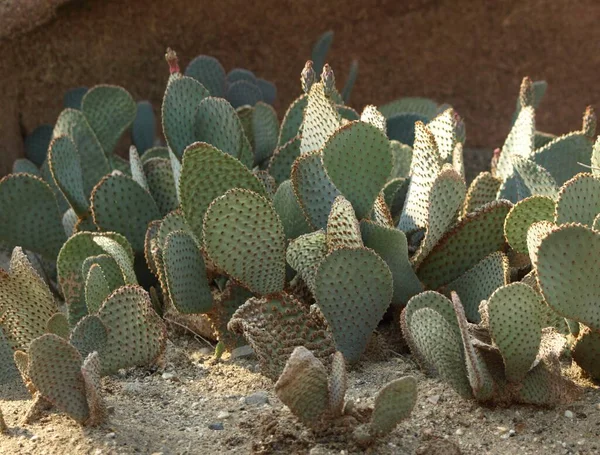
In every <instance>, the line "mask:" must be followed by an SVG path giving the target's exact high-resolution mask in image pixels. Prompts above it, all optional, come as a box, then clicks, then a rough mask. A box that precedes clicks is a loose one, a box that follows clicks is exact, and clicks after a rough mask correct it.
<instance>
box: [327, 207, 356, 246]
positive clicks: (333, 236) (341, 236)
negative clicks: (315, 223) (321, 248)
mask: <svg viewBox="0 0 600 455" xmlns="http://www.w3.org/2000/svg"><path fill="white" fill-rule="evenodd" d="M362 246H363V243H362V239H361V236H360V226H359V224H358V220H357V219H356V215H355V213H354V209H353V208H352V204H350V202H349V201H348V200H347V199H346V198H344V196H338V197H336V198H335V201H333V205H332V206H331V212H330V213H329V218H328V220H327V249H328V250H329V252H331V251H333V250H335V249H337V248H343V247H346V248H360V247H362Z"/></svg>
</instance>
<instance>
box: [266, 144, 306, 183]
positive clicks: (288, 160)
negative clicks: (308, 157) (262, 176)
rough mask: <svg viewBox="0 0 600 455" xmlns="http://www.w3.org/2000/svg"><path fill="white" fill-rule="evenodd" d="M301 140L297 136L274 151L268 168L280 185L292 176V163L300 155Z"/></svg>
mask: <svg viewBox="0 0 600 455" xmlns="http://www.w3.org/2000/svg"><path fill="white" fill-rule="evenodd" d="M300 141H301V139H300V136H296V137H294V138H292V139H290V140H289V141H288V142H286V143H285V144H283V145H280V146H279V147H277V148H276V149H275V151H274V152H273V155H272V156H271V159H270V160H269V167H268V168H267V170H268V172H269V174H271V176H272V177H273V178H274V179H275V182H276V183H277V184H278V185H279V184H281V183H282V182H284V181H285V180H288V179H289V178H290V176H291V173H292V165H293V164H294V161H295V160H296V158H298V157H299V156H300Z"/></svg>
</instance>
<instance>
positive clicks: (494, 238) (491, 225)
mask: <svg viewBox="0 0 600 455" xmlns="http://www.w3.org/2000/svg"><path fill="white" fill-rule="evenodd" d="M511 206H512V204H511V203H510V202H508V201H496V202H492V203H490V204H487V205H485V206H483V207H481V208H480V209H479V210H477V211H475V212H473V213H471V214H469V215H467V216H465V217H464V218H463V219H462V220H461V221H460V222H459V223H458V224H457V225H456V226H455V227H454V228H453V229H451V230H450V231H448V232H446V234H445V235H444V237H443V238H442V239H441V240H440V241H439V242H438V243H437V245H436V246H435V247H434V248H433V249H432V250H431V253H429V255H428V256H427V257H426V258H425V259H424V260H423V262H421V264H420V266H419V269H418V270H417V275H418V276H419V279H420V280H421V281H422V282H423V283H424V284H425V286H426V287H428V288H430V289H437V288H438V287H440V286H442V285H444V284H447V283H449V282H451V281H453V280H455V279H456V278H458V277H459V276H460V275H462V274H463V273H464V272H466V271H467V270H469V269H470V268H472V267H473V266H475V265H476V264H477V263H478V262H479V261H480V260H482V259H483V258H485V257H486V256H488V255H489V254H491V253H493V252H494V251H502V250H503V249H504V248H505V247H506V244H505V241H504V219H505V218H506V215H507V214H508V212H509V210H510V208H511Z"/></svg>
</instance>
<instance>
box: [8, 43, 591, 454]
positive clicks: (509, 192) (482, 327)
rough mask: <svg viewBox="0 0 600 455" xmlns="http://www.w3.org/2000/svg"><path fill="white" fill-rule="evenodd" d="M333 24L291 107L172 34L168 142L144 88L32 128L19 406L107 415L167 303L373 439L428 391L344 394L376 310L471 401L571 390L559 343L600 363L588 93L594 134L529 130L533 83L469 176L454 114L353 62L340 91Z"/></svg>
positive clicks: (141, 362)
mask: <svg viewBox="0 0 600 455" xmlns="http://www.w3.org/2000/svg"><path fill="white" fill-rule="evenodd" d="M331 38H332V36H331V35H330V34H325V35H323V36H322V37H321V38H320V40H319V42H318V43H317V45H316V46H315V49H314V52H313V56H312V60H310V61H308V62H307V63H306V65H305V67H304V69H303V70H302V72H301V77H300V80H301V87H299V92H300V88H302V91H303V92H304V93H302V94H301V95H300V96H299V97H298V98H297V99H295V100H294V101H293V102H292V103H291V105H290V106H289V108H288V109H287V111H286V113H285V115H284V117H283V119H282V121H281V122H280V121H279V119H278V116H277V114H276V112H275V111H274V109H273V108H272V106H271V105H270V103H272V101H273V99H274V97H275V90H274V87H273V86H272V84H270V83H267V82H266V81H264V80H262V79H258V78H256V77H255V76H254V75H253V74H252V73H251V72H249V71H246V70H239V69H236V70H232V71H231V72H230V73H228V74H226V73H225V71H224V70H223V67H222V66H221V65H220V63H219V62H218V61H217V60H216V59H214V58H212V57H207V56H200V57H198V58H196V59H194V60H193V61H192V62H191V63H190V64H189V66H188V67H187V69H186V70H185V71H184V72H181V70H180V66H179V61H178V59H177V56H176V54H175V53H174V52H173V51H172V50H170V49H169V50H168V51H167V54H166V59H167V62H168V65H169V76H168V81H167V83H166V90H165V94H164V98H163V102H162V112H161V114H162V115H161V119H162V132H163V134H164V139H165V142H166V143H165V144H164V145H161V142H160V140H157V139H156V137H155V136H156V131H155V118H154V113H153V111H152V107H151V106H150V105H149V104H148V103H147V102H140V103H136V102H135V101H134V100H133V98H132V97H131V96H130V95H129V94H128V93H127V92H126V91H125V90H124V89H122V88H120V87H114V86H104V85H103V86H96V87H93V88H91V89H89V90H88V89H77V90H73V91H71V92H69V93H68V95H67V96H66V97H65V106H66V107H65V109H64V110H63V112H62V113H61V114H60V116H59V117H58V120H57V122H56V124H55V125H54V126H51V127H48V126H44V127H40V128H39V129H37V130H36V131H34V133H33V134H32V135H31V136H30V137H29V138H28V140H27V141H26V146H27V157H28V159H25V160H19V161H17V162H16V163H15V166H14V170H15V173H13V174H11V175H9V176H7V177H5V178H3V179H2V180H0V213H2V214H3V216H2V217H0V242H2V244H3V245H4V246H6V247H8V248H10V249H13V248H14V250H13V254H12V258H11V263H10V269H9V270H8V271H6V272H5V271H0V362H1V363H2V369H1V370H0V384H18V386H20V387H26V388H27V389H28V390H29V392H30V393H32V394H33V396H34V398H35V400H34V404H33V406H32V408H31V411H30V412H29V413H28V418H29V419H33V418H35V416H36V414H38V413H39V412H41V411H43V410H44V409H46V408H47V407H49V406H55V407H57V408H58V409H60V410H62V411H63V412H65V413H66V414H68V415H70V416H71V417H72V418H73V419H75V420H76V421H78V422H81V423H84V424H96V423H98V422H100V421H101V420H102V418H103V415H104V408H103V405H102V399H101V387H100V378H101V377H102V376H105V375H110V374H113V373H115V372H117V371H118V370H120V369H123V368H129V367H134V366H145V365H150V364H152V363H154V362H157V361H158V360H159V359H160V357H161V354H162V352H163V350H164V348H165V343H166V324H165V322H164V321H163V319H162V318H161V316H164V317H165V319H168V318H169V317H170V316H171V317H173V318H175V317H176V318H177V319H178V320H182V321H186V320H190V321H191V320H193V319H194V318H205V319H206V320H208V321H210V324H211V325H212V330H213V331H214V333H215V334H216V338H217V339H218V340H219V342H220V344H219V346H220V347H222V348H224V349H226V350H229V351H231V350H233V349H234V348H236V347H238V346H240V345H242V344H250V345H251V347H252V348H253V350H254V352H255V354H256V356H257V357H258V359H259V362H260V368H261V372H262V373H263V374H264V375H265V376H267V377H269V378H271V379H272V380H273V381H277V382H276V384H275V390H276V393H277V395H278V396H279V397H280V399H281V400H282V401H283V402H284V403H285V404H286V405H287V406H288V407H289V408H290V410H291V411H292V412H293V413H294V414H295V415H296V416H297V417H298V418H299V420H300V421H301V422H302V423H304V424H306V425H307V426H308V427H310V428H312V429H313V430H315V432H316V433H317V434H320V432H322V431H321V429H322V428H323V427H326V428H327V431H329V432H332V433H336V434H343V435H346V436H347V435H352V439H353V440H354V441H355V442H356V443H358V444H359V445H362V446H366V445H369V444H372V443H373V442H374V441H375V440H376V439H377V438H378V437H380V436H383V435H385V434H387V433H389V432H390V431H391V430H392V429H393V428H394V427H395V425H396V423H397V422H398V421H399V420H401V419H403V418H405V417H407V416H408V414H409V413H410V412H411V410H412V408H413V407H414V405H415V400H416V382H415V380H414V378H411V377H406V378H400V379H398V380H396V381H393V382H391V383H389V384H387V385H386V386H385V387H384V388H383V389H382V390H381V391H380V392H379V394H378V395H377V397H376V398H375V403H374V407H373V408H372V409H358V408H357V407H355V406H354V405H353V404H352V402H351V401H345V392H346V387H347V385H346V369H345V368H346V362H347V363H348V365H349V366H354V365H356V364H357V363H358V362H359V361H360V360H361V357H362V356H363V354H364V353H365V352H366V350H367V347H368V345H369V342H370V340H371V338H372V335H373V332H374V330H375V329H376V328H377V326H378V324H379V323H380V322H381V321H382V320H383V319H384V317H385V316H386V314H387V315H388V316H387V320H388V321H391V323H392V325H393V327H394V328H395V330H396V331H401V333H402V334H403V335H404V338H405V340H406V342H407V344H408V346H409V348H410V350H411V352H412V354H413V355H414V357H415V359H417V361H418V363H419V365H420V366H421V367H422V368H423V369H424V370H425V371H427V372H431V373H433V372H435V373H436V374H438V375H439V376H440V377H441V378H442V379H443V380H445V381H447V382H448V383H450V384H451V386H452V387H453V388H454V389H455V390H456V391H457V392H458V393H459V394H460V395H461V396H463V397H467V398H474V399H476V400H477V401H480V402H485V403H495V404H503V405H506V404H510V403H513V402H518V403H531V404H538V405H553V404H556V403H560V402H566V401H569V400H571V399H573V397H574V396H576V395H577V392H578V391H579V389H578V387H577V386H576V385H575V384H573V383H572V382H571V381H570V380H569V379H567V378H566V377H564V376H563V375H562V374H561V369H560V360H561V357H562V355H563V354H564V352H566V351H571V353H572V358H573V359H574V360H575V362H577V364H579V365H580V366H581V367H582V368H583V369H584V370H585V371H586V372H587V373H588V374H589V375H591V376H592V377H594V378H600V371H599V370H598V365H599V364H600V362H599V359H600V316H599V315H598V311H597V310H598V306H597V300H598V298H599V297H600V288H599V287H598V286H597V285H596V284H595V282H596V281H597V280H595V279H594V278H595V274H596V273H597V265H598V264H597V261H598V259H597V257H598V253H600V231H599V229H600V214H599V213H600V177H599V173H600V171H599V170H598V165H600V140H599V141H596V143H595V144H594V136H595V116H594V113H593V111H592V110H591V108H588V109H587V110H586V112H585V114H584V120H583V127H582V129H581V130H580V131H576V132H573V133H570V134H567V135H564V136H559V137H554V136H553V135H551V134H548V133H542V132H539V131H537V130H536V129H535V110H536V108H537V106H538V104H539V102H540V100H541V97H542V96H543V94H544V92H545V83H542V82H532V81H531V80H529V79H528V78H526V79H524V81H523V83H522V85H521V90H520V96H519V100H518V102H517V109H516V112H515V115H514V118H513V123H512V126H511V129H510V132H509V134H508V137H507V139H506V141H505V143H504V145H503V147H502V148H501V149H498V150H497V151H496V152H495V153H494V158H493V162H492V166H491V170H490V172H482V173H481V174H479V175H478V176H477V177H476V178H475V179H474V180H473V182H471V183H470V185H467V184H466V181H465V177H464V173H465V171H464V158H463V150H464V147H465V141H466V130H465V125H464V122H463V121H462V119H461V118H460V116H459V115H458V114H457V113H456V112H455V110H454V109H453V108H452V107H451V106H448V105H438V104H437V103H435V102H433V101H431V100H428V99H423V98H403V99H400V100H397V101H394V102H391V103H388V104H386V105H383V106H381V107H379V108H378V107H376V106H373V105H369V106H366V107H365V108H364V109H363V110H362V112H361V113H360V114H359V113H358V112H357V111H355V110H354V109H353V108H351V107H350V106H349V105H348V104H347V101H348V99H349V95H350V90H351V88H352V84H353V83H354V79H355V77H356V71H357V66H356V65H353V66H352V69H351V73H350V75H349V76H348V79H347V81H348V82H347V85H346V87H345V88H344V90H343V91H342V93H340V92H338V90H337V89H336V78H335V76H334V72H333V69H332V67H331V65H329V64H328V63H327V62H326V61H325V54H326V52H327V50H328V48H329V46H330V44H331ZM165 79H166V78H165ZM129 130H130V131H131V141H132V143H133V145H132V146H131V148H130V151H129V159H128V160H125V159H123V158H122V157H121V156H120V155H119V154H118V153H116V151H117V150H118V144H119V143H120V141H121V140H122V139H121V136H122V135H123V133H124V132H125V131H129ZM582 166H584V168H583V169H585V166H587V167H590V168H591V169H592V171H593V172H592V173H589V174H585V173H580V172H581V171H582ZM39 271H41V273H40V272H39ZM582 283H585V286H582ZM61 301H64V303H65V308H63V307H62V306H61ZM19 378H22V379H23V381H22V382H20V380H19ZM0 422H1V420H0Z"/></svg>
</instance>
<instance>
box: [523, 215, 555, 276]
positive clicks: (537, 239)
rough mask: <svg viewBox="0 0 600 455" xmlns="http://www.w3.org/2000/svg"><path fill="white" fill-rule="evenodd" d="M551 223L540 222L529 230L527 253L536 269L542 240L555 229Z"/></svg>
mask: <svg viewBox="0 0 600 455" xmlns="http://www.w3.org/2000/svg"><path fill="white" fill-rule="evenodd" d="M555 226H556V225H555V224H554V223H551V222H550V221H538V222H536V223H533V224H532V225H530V226H529V229H528V230H527V251H529V261H530V262H531V264H532V265H533V266H534V267H535V265H536V264H537V254H538V249H539V247H540V243H541V242H542V239H543V238H544V237H546V235H547V234H548V233H549V232H550V231H551V230H552V229H553V228H554V227H555Z"/></svg>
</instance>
